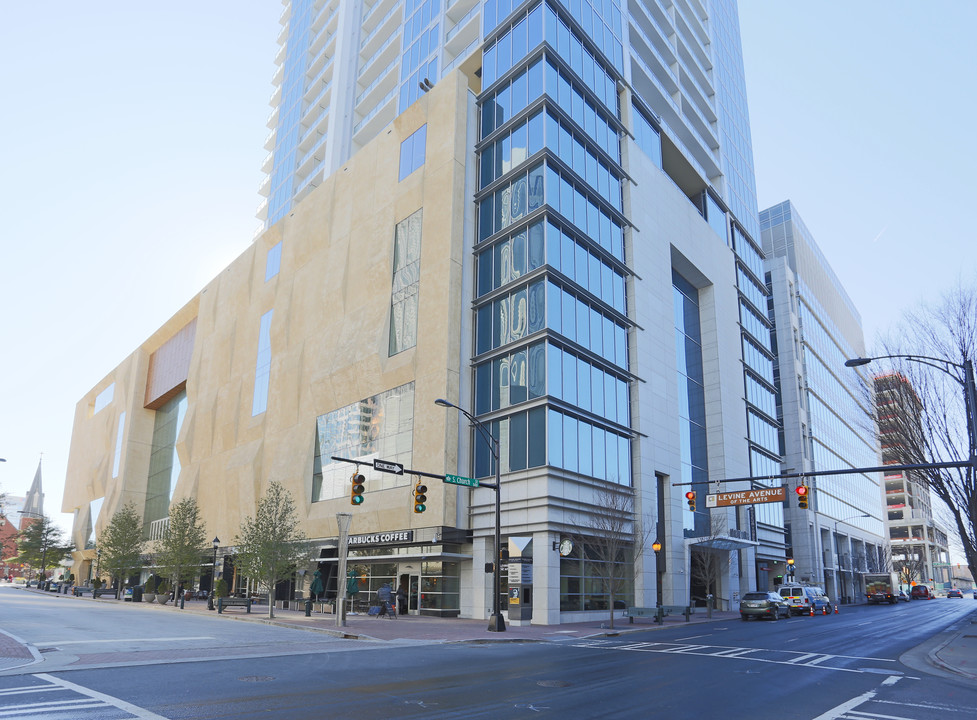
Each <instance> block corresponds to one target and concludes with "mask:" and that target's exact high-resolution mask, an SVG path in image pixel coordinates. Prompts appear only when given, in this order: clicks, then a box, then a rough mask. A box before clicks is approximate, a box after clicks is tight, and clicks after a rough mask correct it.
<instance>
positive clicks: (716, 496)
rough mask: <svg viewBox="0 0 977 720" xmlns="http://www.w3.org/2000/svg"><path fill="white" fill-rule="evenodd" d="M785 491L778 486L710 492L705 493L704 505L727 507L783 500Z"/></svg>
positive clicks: (785, 495) (708, 506)
mask: <svg viewBox="0 0 977 720" xmlns="http://www.w3.org/2000/svg"><path fill="white" fill-rule="evenodd" d="M786 499H787V491H786V489H785V488H784V487H783V486H782V485H781V486H780V487H771V488H758V489H757V490H741V491H739V492H727V493H712V494H710V495H706V507H707V508H714V507H728V506H730V505H752V504H753V503H768V502H783V501H784V500H786Z"/></svg>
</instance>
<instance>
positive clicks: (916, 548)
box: [892, 545, 926, 585]
mask: <svg viewBox="0 0 977 720" xmlns="http://www.w3.org/2000/svg"><path fill="white" fill-rule="evenodd" d="M892 569H893V570H895V572H896V573H898V577H899V582H901V583H904V584H906V585H914V584H915V583H917V582H919V581H921V580H925V577H926V557H925V556H924V554H923V548H922V546H921V545H911V546H908V547H904V548H900V549H899V554H895V553H893V558H892Z"/></svg>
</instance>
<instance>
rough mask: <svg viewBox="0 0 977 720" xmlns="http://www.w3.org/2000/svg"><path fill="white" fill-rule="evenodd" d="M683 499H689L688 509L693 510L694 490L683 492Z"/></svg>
mask: <svg viewBox="0 0 977 720" xmlns="http://www.w3.org/2000/svg"><path fill="white" fill-rule="evenodd" d="M685 499H686V500H688V501H689V510H691V511H692V512H695V490H689V491H688V492H687V493H685Z"/></svg>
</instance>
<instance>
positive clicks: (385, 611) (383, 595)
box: [377, 582, 397, 620]
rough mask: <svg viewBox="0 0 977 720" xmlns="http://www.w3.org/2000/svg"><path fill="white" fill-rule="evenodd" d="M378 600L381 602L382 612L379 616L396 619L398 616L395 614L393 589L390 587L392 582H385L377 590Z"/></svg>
mask: <svg viewBox="0 0 977 720" xmlns="http://www.w3.org/2000/svg"><path fill="white" fill-rule="evenodd" d="M377 600H378V601H379V602H380V612H379V613H378V614H377V617H383V616H387V617H388V618H392V619H394V620H396V619H397V616H396V615H395V614H394V610H393V607H392V605H393V591H392V590H391V589H390V583H388V582H386V583H384V584H383V585H382V586H381V587H380V589H379V590H377Z"/></svg>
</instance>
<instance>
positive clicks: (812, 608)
mask: <svg viewBox="0 0 977 720" xmlns="http://www.w3.org/2000/svg"><path fill="white" fill-rule="evenodd" d="M811 617H814V606H813V605H811Z"/></svg>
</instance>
